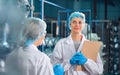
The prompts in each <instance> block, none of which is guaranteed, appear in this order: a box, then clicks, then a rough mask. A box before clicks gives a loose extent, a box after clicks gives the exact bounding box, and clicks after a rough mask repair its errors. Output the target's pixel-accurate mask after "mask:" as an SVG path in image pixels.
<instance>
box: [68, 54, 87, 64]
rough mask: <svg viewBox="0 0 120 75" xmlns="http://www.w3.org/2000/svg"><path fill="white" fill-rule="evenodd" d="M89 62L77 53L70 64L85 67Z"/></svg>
mask: <svg viewBox="0 0 120 75" xmlns="http://www.w3.org/2000/svg"><path fill="white" fill-rule="evenodd" d="M86 61H87V58H86V57H85V56H84V55H83V54H82V53H80V52H77V53H76V54H75V55H74V56H73V57H72V58H71V59H70V64H72V65H75V64H77V65H83V64H85V63H86Z"/></svg>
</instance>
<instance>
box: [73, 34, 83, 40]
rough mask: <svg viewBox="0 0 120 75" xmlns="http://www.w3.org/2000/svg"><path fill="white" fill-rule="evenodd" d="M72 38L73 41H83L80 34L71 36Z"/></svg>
mask: <svg viewBox="0 0 120 75" xmlns="http://www.w3.org/2000/svg"><path fill="white" fill-rule="evenodd" d="M71 36H72V40H73V41H81V40H82V34H81V33H79V34H71Z"/></svg>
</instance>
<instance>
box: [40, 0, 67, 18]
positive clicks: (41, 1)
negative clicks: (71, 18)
mask: <svg viewBox="0 0 120 75" xmlns="http://www.w3.org/2000/svg"><path fill="white" fill-rule="evenodd" d="M44 3H47V4H50V5H52V6H55V7H58V8H61V9H66V8H64V7H62V6H60V5H58V4H55V3H53V2H50V1H47V0H40V7H41V8H40V13H41V14H40V18H41V19H44Z"/></svg>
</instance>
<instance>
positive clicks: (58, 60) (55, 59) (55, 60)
mask: <svg viewBox="0 0 120 75" xmlns="http://www.w3.org/2000/svg"><path fill="white" fill-rule="evenodd" d="M62 52H63V51H62V44H61V42H58V43H57V44H56V46H55V48H54V51H53V53H52V55H51V63H52V64H53V65H55V64H61V65H62V66H63V67H64V71H67V70H69V68H70V67H71V64H70V63H69V60H65V61H63V55H62V54H63V53H62Z"/></svg>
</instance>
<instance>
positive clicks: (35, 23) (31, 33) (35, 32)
mask: <svg viewBox="0 0 120 75" xmlns="http://www.w3.org/2000/svg"><path fill="white" fill-rule="evenodd" d="M43 33H46V23H45V22H44V21H43V20H41V19H39V18H34V17H31V18H28V19H27V20H26V21H25V23H24V25H23V30H22V33H21V40H22V43H25V42H26V41H27V40H32V41H35V40H37V39H38V38H39V37H41V36H43V35H41V34H43Z"/></svg>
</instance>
